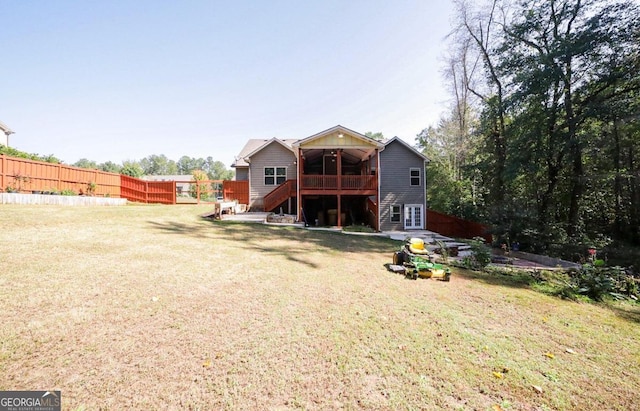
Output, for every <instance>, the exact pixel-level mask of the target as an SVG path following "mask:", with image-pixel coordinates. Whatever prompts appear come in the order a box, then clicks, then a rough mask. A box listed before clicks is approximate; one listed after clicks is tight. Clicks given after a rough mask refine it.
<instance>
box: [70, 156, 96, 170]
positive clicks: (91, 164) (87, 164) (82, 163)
mask: <svg viewBox="0 0 640 411" xmlns="http://www.w3.org/2000/svg"><path fill="white" fill-rule="evenodd" d="M72 166H74V167H79V168H90V169H94V170H97V169H98V164H97V163H96V162H95V161H91V160H87V159H86V158H81V159H80V160H78V161H76V162H75V163H73V164H72Z"/></svg>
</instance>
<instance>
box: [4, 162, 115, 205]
mask: <svg viewBox="0 0 640 411" xmlns="http://www.w3.org/2000/svg"><path fill="white" fill-rule="evenodd" d="M0 189H2V190H3V191H14V192H22V193H31V192H61V191H65V190H68V191H72V192H74V193H76V194H93V195H96V196H104V197H120V174H115V173H107V172H105V171H100V170H89V169H85V168H78V167H71V166H67V165H64V164H53V163H47V162H44V161H35V160H28V159H26V158H17V157H9V156H7V155H5V154H0ZM92 189H93V190H94V192H93V193H91V190H92Z"/></svg>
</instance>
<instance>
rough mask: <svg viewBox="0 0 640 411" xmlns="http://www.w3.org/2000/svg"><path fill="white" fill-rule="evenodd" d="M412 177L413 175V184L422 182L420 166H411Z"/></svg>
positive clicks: (417, 184)
mask: <svg viewBox="0 0 640 411" xmlns="http://www.w3.org/2000/svg"><path fill="white" fill-rule="evenodd" d="M409 173H410V177H411V185H412V186H419V185H421V184H420V169H419V168H411V169H409Z"/></svg>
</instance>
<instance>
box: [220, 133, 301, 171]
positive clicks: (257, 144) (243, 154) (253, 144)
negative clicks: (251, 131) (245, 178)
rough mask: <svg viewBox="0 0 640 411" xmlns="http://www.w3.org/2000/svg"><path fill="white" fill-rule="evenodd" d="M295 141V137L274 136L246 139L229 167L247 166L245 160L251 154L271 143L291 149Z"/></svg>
mask: <svg viewBox="0 0 640 411" xmlns="http://www.w3.org/2000/svg"><path fill="white" fill-rule="evenodd" d="M296 141H298V140H295V139H285V140H280V139H278V138H275V137H274V138H272V139H270V140H265V139H260V138H252V139H250V140H249V141H247V144H245V145H244V147H243V148H242V150H241V151H240V154H238V156H237V157H236V159H235V161H234V162H233V164H231V167H249V163H248V162H247V159H248V158H251V156H253V155H254V154H256V153H257V152H259V151H260V150H262V149H263V148H265V147H267V146H268V145H270V144H272V143H279V144H281V145H282V146H283V147H285V148H286V149H287V150H291V151H293V148H291V146H292V145H293V143H295V142H296Z"/></svg>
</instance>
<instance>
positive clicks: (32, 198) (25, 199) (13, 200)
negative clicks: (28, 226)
mask: <svg viewBox="0 0 640 411" xmlns="http://www.w3.org/2000/svg"><path fill="white" fill-rule="evenodd" d="M0 204H24V205H68V206H94V205H99V206H123V205H126V204H127V199H126V198H111V197H87V196H60V195H48V194H18V193H0Z"/></svg>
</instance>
